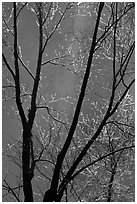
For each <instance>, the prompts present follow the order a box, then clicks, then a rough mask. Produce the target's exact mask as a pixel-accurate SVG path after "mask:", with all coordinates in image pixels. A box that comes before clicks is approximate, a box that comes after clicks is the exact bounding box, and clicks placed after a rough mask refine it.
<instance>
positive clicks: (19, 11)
mask: <svg viewBox="0 0 137 204" xmlns="http://www.w3.org/2000/svg"><path fill="white" fill-rule="evenodd" d="M27 4H28V2H25V3H24V4H23V6H22V7H21V8H20V9H19V11H18V13H17V16H16V18H18V16H19V14H20V12H21V11H22V10H23V8H24V7H25V6H26V5H27Z"/></svg>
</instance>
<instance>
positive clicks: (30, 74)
mask: <svg viewBox="0 0 137 204" xmlns="http://www.w3.org/2000/svg"><path fill="white" fill-rule="evenodd" d="M19 61H20V62H21V64H22V66H23V67H24V68H25V69H26V71H27V72H28V73H29V75H30V76H31V77H32V78H33V80H35V77H34V76H33V74H32V73H31V71H30V70H29V69H28V67H27V66H26V65H25V64H24V62H23V60H22V59H21V58H20V57H19Z"/></svg>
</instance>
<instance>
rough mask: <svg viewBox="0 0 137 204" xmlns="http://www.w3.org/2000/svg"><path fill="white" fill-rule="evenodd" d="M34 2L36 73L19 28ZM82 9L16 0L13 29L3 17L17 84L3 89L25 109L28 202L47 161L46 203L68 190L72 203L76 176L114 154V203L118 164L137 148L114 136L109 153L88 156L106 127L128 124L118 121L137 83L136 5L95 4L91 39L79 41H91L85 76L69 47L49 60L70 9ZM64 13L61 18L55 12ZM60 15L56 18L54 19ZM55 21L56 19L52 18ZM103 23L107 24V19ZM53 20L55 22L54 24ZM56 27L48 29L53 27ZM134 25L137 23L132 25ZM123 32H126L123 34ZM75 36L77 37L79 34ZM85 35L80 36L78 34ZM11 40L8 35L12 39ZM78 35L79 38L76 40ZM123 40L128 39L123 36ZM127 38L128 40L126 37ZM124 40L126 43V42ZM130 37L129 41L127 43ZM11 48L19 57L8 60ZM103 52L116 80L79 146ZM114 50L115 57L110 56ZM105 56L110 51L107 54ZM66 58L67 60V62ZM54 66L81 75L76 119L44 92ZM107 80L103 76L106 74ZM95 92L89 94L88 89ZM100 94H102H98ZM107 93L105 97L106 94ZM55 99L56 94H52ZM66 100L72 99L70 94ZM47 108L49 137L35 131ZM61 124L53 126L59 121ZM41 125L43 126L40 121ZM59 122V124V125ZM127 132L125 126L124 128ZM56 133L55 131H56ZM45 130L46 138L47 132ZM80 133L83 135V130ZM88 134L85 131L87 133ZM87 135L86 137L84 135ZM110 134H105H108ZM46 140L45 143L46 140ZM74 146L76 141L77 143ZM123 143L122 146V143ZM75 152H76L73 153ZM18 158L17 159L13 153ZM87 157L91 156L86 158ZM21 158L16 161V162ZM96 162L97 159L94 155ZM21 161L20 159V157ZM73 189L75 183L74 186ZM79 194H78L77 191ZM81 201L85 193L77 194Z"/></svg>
mask: <svg viewBox="0 0 137 204" xmlns="http://www.w3.org/2000/svg"><path fill="white" fill-rule="evenodd" d="M27 6H30V8H31V10H32V11H33V12H34V14H35V17H36V23H37V25H38V27H37V29H38V31H37V32H38V35H39V37H38V56H37V62H36V70H35V73H32V72H31V71H30V69H29V67H28V66H27V65H25V63H24V61H23V58H22V53H21V47H20V45H19V43H18V39H19V32H18V27H19V24H18V21H19V17H20V15H21V12H23V10H24V9H25V7H27ZM76 7H77V4H76V3H62V4H61V5H60V7H59V6H58V4H55V3H38V2H36V3H32V4H31V3H30V5H29V3H22V4H21V5H20V4H18V3H15V2H14V3H13V10H12V19H13V29H12V28H10V27H11V25H8V22H7V21H6V19H5V16H4V15H3V24H4V28H5V30H4V31H5V33H6V34H4V37H3V46H4V47H3V53H2V59H3V64H4V65H5V66H6V68H7V69H8V71H9V72H10V74H11V76H12V83H11V82H10V83H9V84H8V85H6V86H3V89H4V90H5V89H11V88H12V89H15V95H14V96H12V99H14V98H15V102H16V106H17V109H18V112H19V116H20V120H21V124H22V154H21V157H22V160H21V169H22V182H23V184H22V186H23V194H24V201H25V202H33V201H34V195H33V194H34V192H33V187H32V179H33V178H34V177H35V170H37V171H38V172H39V173H40V174H43V175H44V176H45V174H44V173H42V170H41V167H42V165H41V163H42V162H46V163H47V164H49V165H50V167H49V170H48V173H49V174H50V173H51V172H49V171H50V170H51V168H52V169H53V174H52V175H51V177H48V176H45V177H46V179H47V180H48V182H49V188H48V190H47V188H45V190H44V193H43V192H42V194H43V202H50V201H51V202H53V201H56V202H57V201H61V199H62V198H63V195H64V194H65V198H66V201H67V200H68V192H67V189H68V185H69V184H72V181H73V180H74V178H75V177H76V175H78V174H80V173H81V172H82V171H84V170H85V169H86V168H88V167H89V166H91V165H94V164H95V163H97V162H99V161H102V160H103V159H104V158H108V157H110V158H111V161H112V160H113V161H112V162H111V164H112V163H113V164H112V165H111V176H110V181H109V185H108V196H107V199H108V201H111V197H112V186H113V181H114V176H115V174H116V169H117V165H118V162H119V159H120V158H121V155H122V154H123V152H124V151H125V150H128V149H132V148H134V145H133V144H131V143H126V145H125V143H124V142H123V144H124V145H123V146H120V147H119V146H118V147H119V148H114V146H115V144H116V143H115V142H113V140H112V139H111V138H110V137H109V135H108V138H109V148H111V149H110V152H109V153H108V154H104V155H103V156H102V155H100V157H99V158H97V159H96V160H95V161H92V162H88V164H87V162H86V159H85V158H86V157H88V154H89V151H90V148H91V147H92V146H93V144H94V143H95V142H96V140H97V139H98V138H99V136H100V135H102V132H103V131H104V128H105V127H107V125H108V124H110V123H112V124H113V125H115V126H118V127H117V128H121V125H122V127H124V125H125V124H119V122H118V121H115V120H114V118H115V114H116V113H117V111H118V108H119V107H120V105H121V103H122V102H123V100H124V99H125V97H126V96H127V94H128V93H129V91H130V90H131V88H132V87H133V85H134V82H135V79H134V64H133V62H134V59H133V55H134V48H135V42H134V34H133V32H134V29H133V32H132V38H131V36H130V37H128V34H126V32H125V31H124V30H123V27H125V25H126V23H127V22H131V21H132V22H133V16H132V15H133V13H134V3H125V4H124V7H123V6H122V4H121V3H109V4H107V3H97V4H95V8H94V13H95V23H94V28H93V31H92V34H90V35H91V36H88V37H86V36H85V37H86V38H87V39H86V40H87V41H86V40H84V41H83V39H77V40H78V41H80V44H83V47H84V46H85V44H86V46H85V47H86V49H85V50H84V49H83V53H82V56H85V58H84V60H85V63H84V62H82V67H84V69H83V70H82V71H83V72H84V74H83V75H82V76H80V75H79V71H76V70H72V68H70V67H71V65H74V66H76V65H77V63H79V64H80V60H79V59H78V58H77V59H75V60H74V59H72V57H71V54H70V53H71V52H70V50H69V49H68V51H67V52H65V54H60V53H58V54H57V55H56V56H55V57H53V58H50V59H45V58H46V57H45V55H46V50H47V49H48V48H49V47H48V46H49V43H50V42H51V40H52V39H53V37H54V35H55V34H56V32H57V31H58V30H59V29H60V26H61V24H63V22H64V21H65V20H66V19H68V18H69V17H70V16H71V15H72V14H71V13H70V11H72V12H74V11H75V8H76ZM57 11H58V12H59V13H58V15H59V17H58V15H57V16H56V15H55V13H56V12H57ZM105 11H108V12H109V14H108V16H107V19H106V20H105V19H103V12H105ZM54 16H55V19H54ZM52 19H53V22H52ZM102 21H103V23H102ZM50 23H51V24H50ZM49 24H50V26H49V27H48V25H49ZM132 26H133V27H134V25H132ZM7 30H8V33H10V35H11V36H12V37H13V38H12V39H13V42H12V43H13V47H12V46H11V45H9V44H8V40H7V41H6V40H5V39H6V37H7V36H8V34H7ZM122 32H123V36H124V37H123V36H122V34H121V33H122ZM124 32H125V33H124ZM74 37H75V38H76V37H77V36H75V33H74ZM78 37H79V36H78ZM7 38H8V37H7ZM75 38H74V39H75ZM123 38H125V39H124V40H123ZM126 38H127V39H126ZM130 38H131V39H130ZM121 40H123V41H122V43H121ZM125 41H126V42H125ZM87 45H90V46H87ZM7 50H10V51H11V56H12V57H13V61H12V62H11V60H9V59H8V57H9V56H10V55H8V54H7ZM102 50H105V51H106V50H107V53H106V56H107V58H111V63H110V78H111V83H110V84H109V86H110V87H109V88H108V89H109V91H108V93H109V94H108V97H107V99H106V103H105V105H104V107H103V109H104V110H103V111H102V113H101V114H100V117H99V118H100V119H98V121H97V119H96V124H95V126H96V127H94V128H92V126H93V124H92V125H89V126H90V129H92V131H91V132H90V136H89V137H88V139H87V140H86V141H85V140H83V141H84V143H83V144H82V145H81V148H79V147H78V145H77V144H78V143H76V142H75V141H76V139H75V138H76V136H75V134H77V133H78V131H80V130H81V129H80V128H81V125H80V122H79V118H80V114H81V113H82V105H83V103H84V100H85V99H86V97H85V96H87V94H89V93H90V83H91V78H90V77H91V73H92V72H94V70H92V69H93V68H92V66H93V65H94V63H95V61H96V59H97V58H98V53H100V52H101V51H102ZM109 52H110V55H109V54H108V53H109ZM102 53H103V54H104V55H105V52H102ZM65 60H66V62H67V63H64V61H65ZM49 64H52V65H54V66H58V67H59V66H61V67H64V66H66V67H67V69H68V70H70V71H71V72H73V74H76V75H78V76H79V77H80V78H82V82H81V85H80V90H79V93H78V99H77V103H76V107H75V111H74V115H73V118H72V119H71V123H70V122H69V123H68V121H65V120H62V119H60V118H59V114H61V112H59V111H58V110H55V109H54V108H52V107H50V105H47V100H46V99H45V98H44V97H43V96H42V94H41V90H40V88H41V80H42V77H41V76H42V71H43V70H42V68H43V67H44V66H46V65H49ZM21 67H23V68H24V69H25V70H26V72H27V73H28V75H29V77H30V78H31V80H32V81H33V83H32V89H31V90H30V92H27V91H26V89H27V88H26V87H25V86H22V84H21ZM102 79H103V78H102ZM88 91H89V93H88ZM94 94H96V95H99V94H98V93H94ZM26 96H27V97H29V100H28V103H27V108H26V109H25V105H24V104H23V102H24V101H23V98H24V97H26ZM101 97H103V96H101ZM52 98H53V101H54V99H55V96H52ZM65 100H66V98H65ZM40 110H44V111H47V114H48V116H49V118H50V120H49V121H52V122H49V124H50V125H49V131H48V135H47V137H45V134H44V133H43V132H42V131H41V130H40V129H39V131H38V132H39V135H40V139H39V138H38V136H36V135H35V133H34V132H35V131H34V129H35V128H34V126H35V123H36V117H37V115H38V111H40ZM55 123H56V124H58V125H56V126H55V125H53V124H55ZM36 126H37V125H36ZM53 126H54V127H53ZM122 130H123V129H122ZM61 131H62V132H63V133H64V135H66V136H65V137H64V138H65V140H64V141H63V142H59V143H58V141H57V140H58V138H59V137H60V134H61ZM53 132H54V134H53ZM43 134H44V136H43ZM78 134H79V133H78ZM84 134H85V132H84ZM84 134H83V135H84ZM102 137H104V135H102ZM40 140H41V141H40ZM38 143H39V145H40V151H38V150H36V149H37V145H38ZM72 144H73V145H72ZM116 147H117V145H116ZM72 150H75V151H73V152H74V153H72ZM70 154H72V155H73V157H72V158H73V159H72V160H71V161H70V160H69V155H70ZM11 158H12V159H13V157H11ZM84 159H85V160H84ZM15 161H16V160H15ZM83 161H84V166H83V167H81V168H79V165H81V163H83ZM90 161H91V158H90ZM16 162H17V161H16ZM82 165H83V164H82ZM4 181H5V184H4V185H3V187H4V188H5V189H7V190H8V191H10V192H11V193H12V195H13V196H14V197H15V198H16V200H17V201H19V200H20V199H19V197H18V196H17V194H16V193H15V189H14V188H12V187H11V186H10V185H9V183H8V182H7V181H6V180H4ZM71 188H73V184H72V185H71ZM75 194H76V192H75ZM77 197H78V199H79V196H78V195H77Z"/></svg>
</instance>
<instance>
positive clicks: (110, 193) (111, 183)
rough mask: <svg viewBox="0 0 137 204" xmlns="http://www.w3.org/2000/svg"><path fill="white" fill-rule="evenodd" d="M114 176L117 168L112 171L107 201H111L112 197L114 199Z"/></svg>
mask: <svg viewBox="0 0 137 204" xmlns="http://www.w3.org/2000/svg"><path fill="white" fill-rule="evenodd" d="M114 176H115V170H114V171H113V172H112V174H111V177H110V181H109V185H108V197H107V202H111V199H112V187H113V181H114Z"/></svg>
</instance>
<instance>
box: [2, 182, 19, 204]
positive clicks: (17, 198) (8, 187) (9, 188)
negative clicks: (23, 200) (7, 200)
mask: <svg viewBox="0 0 137 204" xmlns="http://www.w3.org/2000/svg"><path fill="white" fill-rule="evenodd" d="M4 182H5V184H6V185H7V189H8V190H9V191H11V193H12V195H13V196H14V197H15V198H16V200H17V201H18V202H20V199H19V197H18V196H17V195H16V193H15V192H14V189H13V188H11V187H10V185H9V184H8V183H7V181H6V180H5V179H4Z"/></svg>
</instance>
